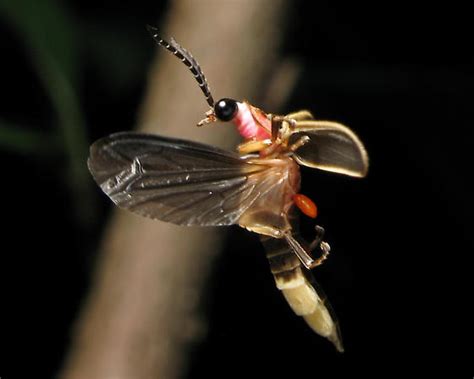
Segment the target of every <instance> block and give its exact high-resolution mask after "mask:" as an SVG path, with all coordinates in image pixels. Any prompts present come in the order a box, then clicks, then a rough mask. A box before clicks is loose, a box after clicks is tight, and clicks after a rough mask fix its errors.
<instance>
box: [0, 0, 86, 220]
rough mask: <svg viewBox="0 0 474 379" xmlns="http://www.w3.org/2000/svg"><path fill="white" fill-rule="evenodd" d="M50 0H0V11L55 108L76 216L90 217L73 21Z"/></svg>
mask: <svg viewBox="0 0 474 379" xmlns="http://www.w3.org/2000/svg"><path fill="white" fill-rule="evenodd" d="M63 5H64V3H62V2H59V1H56V0H0V16H2V17H3V18H4V19H5V20H6V21H7V22H8V23H9V24H10V25H11V26H12V27H13V29H14V30H15V31H16V32H17V33H19V35H20V39H21V40H23V41H25V46H26V49H27V51H28V53H29V54H30V56H31V58H32V59H31V63H32V65H33V66H34V67H35V68H36V70H37V72H38V76H39V78H40V80H41V82H42V83H43V86H44V87H45V89H46V91H47V93H48V95H49V97H50V99H51V102H52V104H53V107H54V109H55V111H56V113H57V119H58V120H57V126H58V132H59V136H60V139H61V145H62V146H63V148H64V150H65V152H66V154H67V155H68V158H69V169H68V172H67V174H68V175H67V178H68V183H69V184H70V188H71V190H72V192H73V200H74V202H75V204H76V205H77V211H78V216H79V218H80V219H81V220H82V221H84V222H86V220H87V219H89V218H90V217H91V207H90V204H91V203H90V201H89V199H90V196H89V195H88V194H90V186H89V183H90V180H89V175H88V172H87V168H86V163H85V162H86V157H87V139H86V136H85V130H86V129H85V127H84V120H83V117H82V112H81V110H80V106H79V101H78V98H77V95H76V89H77V84H78V80H77V74H78V72H79V62H78V60H77V57H78V51H77V45H76V43H75V38H74V30H75V27H74V24H73V23H72V22H71V20H70V18H69V16H68V14H67V12H66V11H65V9H64V7H63Z"/></svg>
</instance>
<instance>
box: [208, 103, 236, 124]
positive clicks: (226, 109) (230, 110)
mask: <svg viewBox="0 0 474 379" xmlns="http://www.w3.org/2000/svg"><path fill="white" fill-rule="evenodd" d="M237 110H238V107H237V101H235V100H233V99H220V100H219V101H218V102H217V103H216V105H214V112H215V114H216V117H217V118H218V119H219V120H221V121H230V120H232V119H233V118H234V116H235V115H236V114H237Z"/></svg>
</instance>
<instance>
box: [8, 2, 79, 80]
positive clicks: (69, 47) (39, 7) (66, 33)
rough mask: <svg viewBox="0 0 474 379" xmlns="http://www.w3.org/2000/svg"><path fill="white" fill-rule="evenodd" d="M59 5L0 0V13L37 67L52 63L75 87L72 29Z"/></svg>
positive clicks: (75, 72)
mask: <svg viewBox="0 0 474 379" xmlns="http://www.w3.org/2000/svg"><path fill="white" fill-rule="evenodd" d="M63 4H64V3H62V2H58V1H55V0H40V1H38V0H0V12H1V13H2V17H3V18H4V19H5V21H7V22H8V23H10V24H11V25H12V26H13V27H14V29H15V31H16V32H17V33H18V34H19V36H20V38H21V39H22V40H24V42H25V45H26V46H27V49H28V50H29V52H30V54H32V55H33V57H32V58H33V59H35V60H36V61H39V62H40V63H41V64H51V62H54V64H55V65H56V66H57V67H58V68H59V69H61V71H62V72H63V73H64V75H65V76H66V77H67V79H68V80H69V81H71V82H72V83H74V84H75V80H76V78H77V73H78V61H77V55H78V54H77V53H78V51H77V49H76V38H75V35H74V31H75V28H74V27H73V26H71V21H70V20H69V16H68V14H67V12H66V11H65V9H64V8H63ZM48 62H49V63H48Z"/></svg>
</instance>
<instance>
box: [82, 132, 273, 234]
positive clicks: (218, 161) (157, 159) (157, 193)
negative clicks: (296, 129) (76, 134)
mask: <svg viewBox="0 0 474 379" xmlns="http://www.w3.org/2000/svg"><path fill="white" fill-rule="evenodd" d="M88 166H89V170H90V171H91V173H92V175H93V176H94V179H95V180H96V182H97V183H98V184H99V186H100V187H101V188H102V190H103V191H104V192H105V193H106V194H107V195H108V196H109V197H110V198H111V199H112V201H113V202H114V203H115V204H117V205H118V206H120V207H122V208H126V209H129V210H131V211H132V212H135V213H137V214H139V215H142V216H146V217H150V218H153V219H159V220H162V221H167V222H171V223H174V224H177V225H188V226H190V225H199V226H211V225H230V224H234V223H236V222H237V220H238V219H239V217H240V216H241V215H242V214H243V213H244V212H245V211H246V210H247V209H248V208H249V207H250V206H251V205H252V204H253V202H254V201H255V199H256V198H258V197H259V196H260V195H261V193H262V192H265V190H266V191H268V187H269V186H270V187H271V186H272V182H271V180H270V183H269V180H268V178H271V177H272V175H271V171H272V168H271V167H269V166H266V165H264V164H258V163H249V162H247V161H246V160H244V159H241V158H239V156H238V155H237V154H234V153H231V152H227V151H225V150H221V149H218V148H215V147H212V146H207V145H203V144H199V143H195V142H189V141H184V140H179V139H171V138H164V137H159V136H153V135H147V134H139V133H128V132H126V133H117V134H112V135H110V136H108V137H105V138H103V139H100V140H98V141H97V142H95V143H94V144H93V145H92V146H91V148H90V157H89V161H88ZM269 173H270V175H269ZM265 178H267V180H261V179H265ZM264 186H266V187H267V188H266V189H264V188H263V187H264Z"/></svg>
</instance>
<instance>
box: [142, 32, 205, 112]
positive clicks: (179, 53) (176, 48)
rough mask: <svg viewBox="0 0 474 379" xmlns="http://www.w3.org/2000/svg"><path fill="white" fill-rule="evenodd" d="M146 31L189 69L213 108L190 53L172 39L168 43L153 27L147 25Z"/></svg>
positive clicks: (199, 71)
mask: <svg viewBox="0 0 474 379" xmlns="http://www.w3.org/2000/svg"><path fill="white" fill-rule="evenodd" d="M147 29H148V31H149V32H150V34H151V36H152V37H153V39H154V40H155V41H156V42H157V43H158V45H160V46H163V47H164V48H165V49H166V50H168V51H169V52H170V53H172V54H173V55H175V56H176V57H177V58H179V59H180V60H181V62H183V63H184V64H185V65H186V67H187V68H189V71H191V73H192V74H193V75H194V78H195V79H196V81H197V82H198V84H199V88H201V91H202V92H203V93H204V96H205V97H206V101H207V103H208V104H209V105H210V106H211V108H214V99H213V98H212V95H211V90H210V89H209V85H208V84H207V80H206V77H205V76H204V74H203V73H202V70H201V67H199V64H198V63H197V62H196V60H195V59H194V57H193V56H192V55H191V53H190V52H189V51H187V50H186V49H185V48H184V47H181V46H180V45H179V44H178V42H176V41H175V39H174V38H173V37H171V38H170V40H169V42H168V41H166V40H164V39H163V38H161V37H160V35H159V34H158V29H156V28H154V27H153V26H150V25H147Z"/></svg>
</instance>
